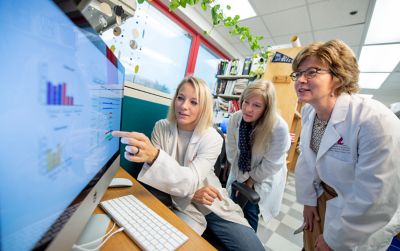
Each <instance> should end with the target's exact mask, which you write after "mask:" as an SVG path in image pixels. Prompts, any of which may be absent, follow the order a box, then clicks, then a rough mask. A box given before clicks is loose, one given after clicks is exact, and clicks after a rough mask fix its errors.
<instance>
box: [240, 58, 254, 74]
mask: <svg viewBox="0 0 400 251" xmlns="http://www.w3.org/2000/svg"><path fill="white" fill-rule="evenodd" d="M251 61H252V60H251V57H247V58H246V59H245V60H244V62H243V71H242V75H249V74H250V69H251Z"/></svg>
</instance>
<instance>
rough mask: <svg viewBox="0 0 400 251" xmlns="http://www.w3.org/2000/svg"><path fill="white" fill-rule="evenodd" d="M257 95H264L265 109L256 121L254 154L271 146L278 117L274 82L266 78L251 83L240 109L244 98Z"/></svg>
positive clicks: (243, 95)
mask: <svg viewBox="0 0 400 251" xmlns="http://www.w3.org/2000/svg"><path fill="white" fill-rule="evenodd" d="M255 96H262V98H263V99H264V101H265V110H264V113H263V115H262V116H261V117H260V118H259V119H258V121H257V122H256V127H255V128H254V130H253V133H252V137H251V138H252V154H262V153H263V152H265V151H266V149H269V147H270V139H271V136H272V129H273V127H274V126H275V123H276V121H277V119H278V113H277V109H276V95H275V87H274V84H273V83H272V82H271V81H269V80H265V79H258V80H256V81H254V82H253V83H251V84H249V85H248V86H247V88H246V89H245V90H244V91H243V93H242V95H241V96H240V101H239V102H240V109H242V105H243V101H244V100H249V99H251V98H253V97H255Z"/></svg>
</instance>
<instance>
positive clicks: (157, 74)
mask: <svg viewBox="0 0 400 251" xmlns="http://www.w3.org/2000/svg"><path fill="white" fill-rule="evenodd" d="M120 29H121V30H120V31H118V30H116V29H115V28H114V30H113V29H110V30H107V31H106V32H104V33H103V34H102V38H103V40H104V41H105V42H106V44H107V45H108V46H109V47H110V48H111V50H112V51H114V54H115V55H116V56H117V57H118V59H119V60H120V61H121V62H122V64H123V65H124V67H125V72H126V80H127V81H130V82H134V83H137V84H142V85H145V86H147V87H150V88H154V89H157V90H160V91H162V92H166V93H173V92H174V91H175V89H176V87H177V85H178V84H179V82H180V81H181V80H182V79H183V77H184V76H185V73H186V67H187V64H188V59H189V51H190V48H191V43H192V35H191V34H190V33H189V32H188V31H186V30H185V29H183V28H181V27H180V26H179V25H178V24H176V23H175V22H174V21H172V20H171V19H170V18H168V17H167V16H165V15H164V14H163V13H161V12H160V11H159V10H158V9H157V8H155V7H153V6H152V5H150V4H148V3H147V2H145V3H143V4H139V5H138V9H137V11H136V13H135V16H133V17H131V18H129V19H127V20H126V21H125V22H124V23H123V24H122V25H121V26H120Z"/></svg>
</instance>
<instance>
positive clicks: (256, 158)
mask: <svg viewBox="0 0 400 251" xmlns="http://www.w3.org/2000/svg"><path fill="white" fill-rule="evenodd" d="M242 117H243V116H242V111H238V112H236V113H234V114H232V116H231V117H230V119H229V125H228V133H227V138H226V154H227V158H228V161H229V163H231V170H230V173H229V177H228V181H227V185H226V187H227V188H228V192H229V194H231V184H232V183H233V182H234V181H235V180H237V181H238V182H244V181H246V180H247V179H248V178H249V177H251V178H252V179H253V180H254V181H256V183H255V184H254V190H255V191H256V192H257V193H258V194H259V195H260V202H259V203H258V205H259V208H260V213H261V215H262V216H263V218H264V219H265V220H266V221H268V220H270V219H271V218H272V217H274V216H276V215H278V214H279V210H280V207H281V204H282V197H283V193H284V190H285V183H286V174H287V167H286V152H287V151H288V150H289V148H290V139H289V130H288V126H287V124H286V122H285V120H283V118H282V117H280V116H278V120H277V122H276V124H275V126H274V127H273V131H272V137H271V142H270V149H269V150H268V151H265V152H263V153H262V154H255V155H252V156H251V171H250V172H245V173H243V172H242V171H240V170H239V166H238V160H239V155H240V150H239V147H238V143H239V126H240V121H241V120H242Z"/></svg>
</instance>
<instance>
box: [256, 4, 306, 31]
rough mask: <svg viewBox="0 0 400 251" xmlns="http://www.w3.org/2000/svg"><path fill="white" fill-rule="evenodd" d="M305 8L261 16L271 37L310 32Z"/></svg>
mask: <svg viewBox="0 0 400 251" xmlns="http://www.w3.org/2000/svg"><path fill="white" fill-rule="evenodd" d="M307 13H308V12H307V9H306V7H300V8H295V9H290V10H286V11H282V12H277V13H273V14H269V15H264V16H262V18H263V20H264V23H265V25H266V26H267V28H268V30H269V31H270V32H271V35H272V36H273V37H276V36H282V35H294V34H299V33H304V32H308V31H311V25H310V22H309V18H308V14H307Z"/></svg>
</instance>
